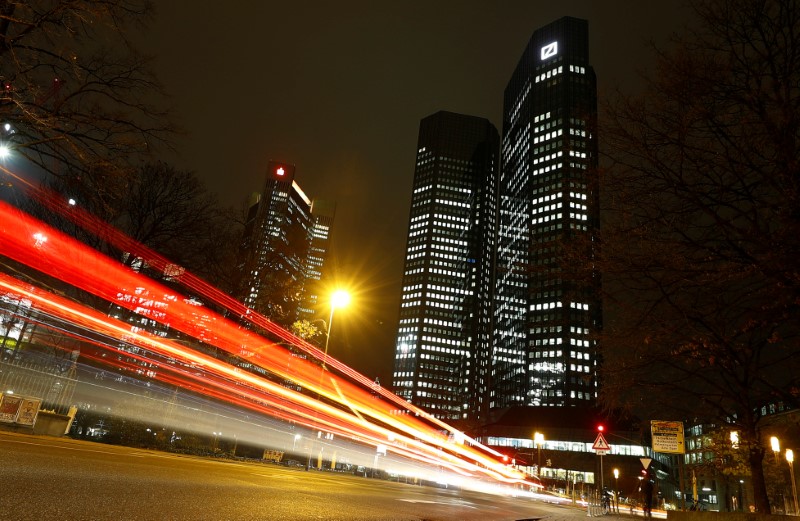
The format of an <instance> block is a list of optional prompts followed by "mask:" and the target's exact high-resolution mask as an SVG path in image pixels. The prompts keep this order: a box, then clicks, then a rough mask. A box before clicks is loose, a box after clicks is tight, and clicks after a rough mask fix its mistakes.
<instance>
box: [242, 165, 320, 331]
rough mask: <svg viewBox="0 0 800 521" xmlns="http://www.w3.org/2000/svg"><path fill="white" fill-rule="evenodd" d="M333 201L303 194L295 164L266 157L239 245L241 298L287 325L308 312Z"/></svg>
mask: <svg viewBox="0 0 800 521" xmlns="http://www.w3.org/2000/svg"><path fill="white" fill-rule="evenodd" d="M334 210H335V206H334V205H333V204H329V203H325V202H321V201H317V200H314V201H312V200H311V199H309V198H308V196H306V194H305V193H304V192H303V190H302V189H301V188H300V185H298V184H297V182H296V181H295V167H294V165H290V164H286V163H279V162H275V161H270V162H269V165H268V168H267V176H266V181H265V183H264V190H263V191H262V193H261V194H258V195H257V196H256V197H255V198H254V200H253V201H252V203H251V205H250V208H249V211H248V215H247V219H246V222H245V231H244V237H243V240H242V245H241V248H240V271H241V275H242V282H241V288H240V295H239V296H240V298H241V300H242V302H243V303H244V304H245V305H246V306H247V307H249V308H253V309H255V310H256V311H258V312H260V313H262V314H265V315H267V316H268V317H270V318H272V319H273V320H275V321H276V322H278V323H282V324H283V325H286V326H288V325H289V324H291V323H292V322H293V321H294V320H297V319H299V318H310V317H311V316H312V315H313V313H314V311H315V310H314V306H315V303H316V301H317V293H316V288H315V287H314V283H315V282H317V281H319V279H320V277H321V275H322V267H323V264H324V262H325V258H326V256H327V251H328V246H329V242H330V227H331V224H332V222H333V215H334Z"/></svg>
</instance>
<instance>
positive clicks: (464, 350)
mask: <svg viewBox="0 0 800 521" xmlns="http://www.w3.org/2000/svg"><path fill="white" fill-rule="evenodd" d="M499 147H500V143H499V137H498V133H497V129H496V128H495V127H494V125H492V124H491V123H490V122H489V121H488V120H486V119H483V118H477V117H473V116H465V115H460V114H453V113H450V112H438V113H436V114H433V115H431V116H428V117H427V118H425V119H423V120H422V122H421V123H420V129H419V141H418V146H417V162H416V168H415V172H414V185H413V195H412V200H411V212H410V217H409V225H408V240H407V245H406V259H405V270H404V273H403V289H402V300H401V306H400V323H399V327H398V334H397V343H396V352H395V366H394V375H393V386H394V391H395V393H397V394H398V395H399V396H401V397H403V398H405V399H406V400H408V401H410V402H411V403H413V404H415V405H417V406H419V407H422V408H424V409H425V410H427V411H428V412H429V413H431V414H433V415H434V416H436V417H439V418H442V419H449V420H455V419H464V418H473V417H475V415H476V414H479V411H481V410H483V409H484V408H485V405H486V403H485V398H486V396H487V391H488V381H487V380H486V376H487V375H486V371H487V370H488V367H489V356H490V354H491V340H492V339H491V316H492V314H491V305H492V294H493V286H494V282H493V278H492V273H493V268H494V249H495V244H494V233H495V231H494V230H495V224H496V215H497V179H498V163H499V162H498V152H499Z"/></svg>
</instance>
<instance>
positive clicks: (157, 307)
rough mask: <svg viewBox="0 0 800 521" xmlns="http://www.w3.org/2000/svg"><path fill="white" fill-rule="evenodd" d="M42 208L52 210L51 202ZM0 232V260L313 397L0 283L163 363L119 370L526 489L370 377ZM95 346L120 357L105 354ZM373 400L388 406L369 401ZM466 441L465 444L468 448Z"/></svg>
mask: <svg viewBox="0 0 800 521" xmlns="http://www.w3.org/2000/svg"><path fill="white" fill-rule="evenodd" d="M45 200H46V201H49V202H48V204H49V205H51V206H52V205H54V204H55V203H54V201H55V199H54V198H53V197H52V196H49V197H48V198H45ZM53 209H55V208H53ZM64 214H65V215H67V216H70V218H72V219H74V220H75V222H76V223H79V224H81V225H82V226H84V227H85V228H86V229H88V230H90V231H92V232H93V233H96V234H98V235H100V236H102V237H104V238H109V241H110V242H111V243H112V244H114V245H115V246H117V247H118V248H120V249H122V250H123V251H126V252H129V253H133V254H134V255H137V256H141V257H142V258H143V259H144V260H145V262H147V263H148V264H150V265H152V266H154V267H156V268H158V269H161V270H162V271H163V270H166V269H168V267H169V266H173V267H174V265H172V264H170V263H169V262H168V261H167V260H166V259H164V258H163V257H161V256H159V255H158V254H156V253H155V252H152V251H150V250H148V249H147V248H145V247H143V246H141V245H138V244H136V243H135V242H134V241H132V240H131V239H129V238H127V237H125V236H124V235H122V234H121V233H119V232H118V231H116V230H113V229H112V228H110V227H108V226H107V225H105V224H104V223H101V222H100V221H98V220H97V219H96V218H94V217H93V216H90V215H89V214H86V213H85V212H83V211H81V210H80V209H75V208H69V209H68V211H66V212H65V213H64ZM0 223H2V225H0V254H2V255H5V256H7V257H9V258H11V259H14V260H16V261H18V262H21V263H23V264H26V265H28V266H29V267H31V268H33V269H35V270H37V271H39V272H41V273H44V274H46V275H49V276H51V277H54V278H57V279H60V280H62V281H64V282H66V283H68V284H70V285H72V286H74V287H76V288H79V289H81V290H83V291H86V292H88V293H91V294H93V295H95V296H97V297H100V298H102V299H104V300H106V301H108V302H110V303H112V304H114V305H116V306H119V307H120V308H126V309H128V310H130V311H132V312H135V313H139V314H142V315H144V316H146V317H147V318H149V319H152V320H154V321H157V322H159V323H161V324H163V325H164V326H167V327H169V328H173V329H175V330H177V331H180V332H182V333H184V334H187V335H189V336H191V337H193V338H196V339H199V340H200V341H202V342H204V343H206V344H209V345H213V346H215V347H217V348H219V349H221V350H224V351H226V352H227V353H229V354H231V355H233V356H235V357H237V358H239V359H241V360H242V361H245V362H247V363H250V364H253V365H256V366H258V367H261V368H262V369H264V370H266V371H268V372H269V373H271V374H274V375H277V376H279V377H280V378H283V379H286V380H291V381H293V382H294V383H296V384H297V385H299V386H301V387H302V388H304V389H306V390H307V391H308V393H307V394H304V393H300V392H297V391H294V390H292V389H289V388H287V387H284V386H282V385H279V384H277V383H275V382H273V381H270V380H269V379H267V378H263V377H260V376H258V375H256V374H254V373H250V372H247V371H245V370H242V369H241V368H240V367H237V366H235V365H232V364H229V363H227V362H224V361H222V360H220V359H217V358H214V357H211V356H208V355H205V354H203V353H201V352H199V351H197V350H193V349H191V348H188V347H186V346H183V345H181V344H178V343H176V342H173V341H169V340H166V339H163V338H160V337H157V336H155V335H151V334H149V333H146V332H144V331H132V330H131V325H130V324H127V323H125V322H122V321H119V320H116V319H114V318H112V317H109V316H107V315H105V314H103V313H100V312H98V311H95V310H93V309H90V308H88V307H86V306H83V305H81V304H78V303H76V302H74V301H71V300H68V299H65V298H63V297H59V296H57V295H54V294H51V293H49V292H46V291H44V290H42V289H41V288H34V287H31V286H29V285H27V284H24V283H21V282H20V281H18V280H16V279H14V278H12V277H9V276H6V275H3V276H2V277H0V287H2V288H4V289H5V290H6V291H9V292H11V293H14V294H17V295H24V296H25V298H28V299H30V300H31V301H32V302H34V306H35V307H36V308H37V309H41V310H43V311H45V312H46V313H48V314H51V315H53V316H56V317H59V318H60V319H62V320H65V321H67V322H69V323H71V324H74V325H76V326H80V327H82V328H86V329H87V330H90V331H94V332H97V333H100V334H103V335H106V336H107V337H109V338H112V339H116V340H117V341H119V342H125V343H128V344H132V345H137V346H140V347H143V348H144V349H146V350H147V351H149V352H151V353H155V354H157V355H159V357H161V358H159V357H149V356H142V355H136V354H132V353H129V352H127V351H125V352H124V354H125V357H127V358H129V359H130V360H131V361H130V362H127V361H118V362H117V363H118V365H121V366H124V367H127V368H128V369H131V370H133V369H134V367H133V365H136V363H137V362H138V363H146V364H148V365H150V366H152V367H153V368H154V369H153V373H154V374H155V377H156V378H157V379H159V380H161V381H163V382H166V383H169V384H171V385H177V386H180V387H182V388H185V389H188V390H191V391H193V392H197V393H202V394H205V395H207V396H212V397H214V398H216V399H219V400H224V401H226V402H229V403H233V404H237V405H239V406H242V407H246V408H248V409H252V410H256V411H258V412H261V413H264V414H269V415H271V416H274V417H278V418H281V419H285V420H290V421H293V422H297V423H300V424H302V425H306V426H308V427H309V428H314V429H317V428H320V429H324V430H326V431H329V432H333V433H336V434H337V435H340V436H346V437H348V438H351V439H356V440H359V441H360V442H362V443H364V442H366V443H368V444H370V445H373V446H377V445H387V446H388V449H389V450H390V451H392V452H393V453H395V454H398V455H403V456H406V457H410V458H414V459H417V460H421V461H424V462H426V463H429V464H436V465H439V466H442V467H445V468H449V469H451V470H452V471H454V472H458V473H463V474H466V475H473V476H483V477H489V478H492V479H494V480H497V481H499V482H506V483H520V482H522V478H523V475H522V474H521V473H519V472H518V471H516V470H514V469H511V468H508V467H506V466H504V465H502V464H501V463H499V462H498V461H497V459H496V458H495V457H494V456H495V455H496V453H494V451H488V452H487V450H486V449H485V448H484V447H482V446H480V445H478V444H474V443H473V444H469V443H468V444H464V443H461V442H460V440H457V441H455V442H454V441H452V440H451V439H450V436H448V435H446V434H443V433H442V430H444V431H445V432H448V433H451V434H455V435H456V437H458V434H460V433H459V432H458V431H457V430H456V429H454V428H452V427H451V426H449V425H447V424H444V423H443V422H441V421H439V420H436V419H434V418H432V417H431V416H429V415H428V414H425V413H422V411H420V410H419V409H417V408H415V407H412V406H410V405H409V404H407V403H406V402H405V401H403V400H402V399H400V398H399V397H397V396H395V395H394V394H392V393H390V392H389V391H387V390H385V389H383V388H377V389H374V388H372V382H371V381H370V380H369V379H367V378H366V377H365V376H363V375H361V374H359V373H357V372H356V371H354V370H352V369H351V368H349V367H347V366H345V365H344V364H342V363H341V362H339V361H337V360H335V359H332V358H330V357H328V358H327V359H326V365H327V366H328V367H330V368H332V369H335V370H336V371H337V373H340V374H341V375H343V376H344V377H348V378H349V379H345V378H344V377H343V376H339V374H335V373H333V372H331V371H325V370H323V369H322V368H321V367H320V366H318V365H316V364H314V363H312V362H310V361H308V360H306V359H303V358H300V357H297V356H294V355H293V354H292V353H291V352H290V351H289V350H288V349H286V348H285V347H284V346H281V345H278V344H277V343H275V342H272V341H270V340H268V339H266V338H263V337H261V336H258V335H256V334H254V333H253V332H251V331H247V330H245V329H243V328H241V327H240V326H239V325H238V324H236V323H234V322H232V321H230V320H228V319H226V318H224V317H223V316H221V315H219V314H216V313H214V312H212V311H211V310H209V309H208V308H206V307H203V306H198V305H197V304H195V303H193V302H192V301H191V300H190V299H187V298H185V297H184V296H182V295H180V294H177V293H176V292H175V291H174V290H172V289H170V288H168V287H166V286H164V285H163V284H160V283H158V282H156V281H153V280H151V279H148V278H147V277H145V276H143V275H141V274H139V273H137V272H135V271H133V270H132V269H131V268H129V267H127V266H125V265H123V264H121V263H118V262H116V261H114V260H112V259H109V258H107V257H105V256H103V255H101V254H100V253H98V252H97V251H95V250H92V249H91V248H89V247H88V246H86V245H84V244H82V243H80V242H78V241H76V240H74V239H72V238H71V237H69V236H67V235H65V234H63V233H61V232H59V231H57V230H55V229H52V228H50V227H48V226H46V225H45V224H43V223H41V222H39V221H37V220H35V219H34V218H32V217H31V216H29V215H27V214H25V213H23V212H21V211H20V210H18V209H16V208H13V207H11V206H9V205H7V204H5V203H0ZM179 278H180V281H181V282H182V283H183V284H184V285H185V286H186V287H187V288H189V289H190V290H192V291H194V292H196V293H198V294H200V295H202V296H203V297H205V298H207V299H209V301H213V302H215V303H218V304H221V305H224V307H226V308H227V309H229V310H231V311H233V312H234V313H236V315H238V316H245V317H247V318H248V319H249V320H251V321H252V322H253V323H254V324H256V325H258V326H260V327H262V328H264V329H265V330H267V331H268V332H270V333H273V334H275V335H276V336H277V337H278V338H280V339H281V340H283V341H284V342H287V343H290V344H291V345H292V346H293V347H295V348H299V349H301V350H303V351H304V352H306V353H307V354H309V355H311V356H313V357H315V358H317V359H321V358H322V352H321V351H320V350H318V349H317V348H316V347H314V346H312V345H310V344H308V343H307V342H304V341H302V340H301V339H299V338H296V337H295V336H293V335H291V333H289V332H287V331H285V330H283V329H282V328H280V327H278V326H277V325H275V324H273V323H272V322H270V321H269V320H267V319H266V318H265V317H263V316H260V315H257V314H255V313H253V312H252V311H251V310H248V309H247V308H245V307H244V306H243V305H242V304H240V303H238V302H236V301H234V300H233V299H231V298H230V297H229V296H227V295H224V294H223V293H221V292H220V291H219V290H216V289H215V288H213V287H211V286H210V285H208V284H207V283H205V282H204V281H202V280H200V279H198V278H196V277H194V276H192V275H191V274H188V273H182V274H181V275H180V276H179ZM102 347H105V348H107V349H117V350H120V349H121V348H119V347H113V346H109V345H103V346H102ZM167 360H173V361H175V362H173V361H170V362H168V361H167ZM181 364H183V366H182V365H181ZM192 365H195V366H202V367H203V374H202V375H197V374H194V373H193V372H192V371H190V370H188V369H187V367H188V366H192ZM375 392H377V393H378V394H380V396H381V397H382V398H383V399H379V398H377V397H376V396H374V394H373V393H375ZM311 395H318V396H319V397H324V398H325V401H323V400H318V399H314V398H313V397H312V396H311ZM327 402H329V403H327ZM387 440H395V443H393V444H392V443H388V442H387ZM467 441H468V442H470V441H472V440H469V439H468V438H467ZM528 484H530V483H528Z"/></svg>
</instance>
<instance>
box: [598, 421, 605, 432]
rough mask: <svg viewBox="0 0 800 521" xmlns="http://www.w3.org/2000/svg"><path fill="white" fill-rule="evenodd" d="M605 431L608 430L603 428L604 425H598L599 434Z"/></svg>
mask: <svg viewBox="0 0 800 521" xmlns="http://www.w3.org/2000/svg"><path fill="white" fill-rule="evenodd" d="M605 429H606V428H605V427H604V426H603V424H602V423H601V424H600V425H598V426H597V432H603V431H604V430H605Z"/></svg>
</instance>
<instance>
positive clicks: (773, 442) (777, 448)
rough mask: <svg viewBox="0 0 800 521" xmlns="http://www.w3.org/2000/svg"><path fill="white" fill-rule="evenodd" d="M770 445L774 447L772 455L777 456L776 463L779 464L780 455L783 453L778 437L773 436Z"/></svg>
mask: <svg viewBox="0 0 800 521" xmlns="http://www.w3.org/2000/svg"><path fill="white" fill-rule="evenodd" d="M769 443H770V445H772V453H773V454H775V463H778V453H779V452H780V451H781V442H780V441H778V438H777V437H776V436H773V437H771V438H770V439H769Z"/></svg>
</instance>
